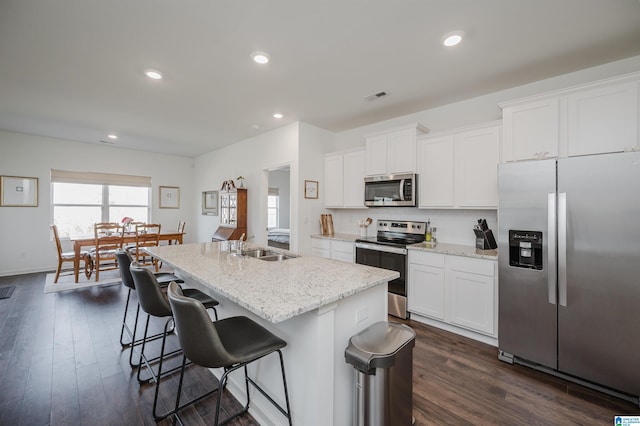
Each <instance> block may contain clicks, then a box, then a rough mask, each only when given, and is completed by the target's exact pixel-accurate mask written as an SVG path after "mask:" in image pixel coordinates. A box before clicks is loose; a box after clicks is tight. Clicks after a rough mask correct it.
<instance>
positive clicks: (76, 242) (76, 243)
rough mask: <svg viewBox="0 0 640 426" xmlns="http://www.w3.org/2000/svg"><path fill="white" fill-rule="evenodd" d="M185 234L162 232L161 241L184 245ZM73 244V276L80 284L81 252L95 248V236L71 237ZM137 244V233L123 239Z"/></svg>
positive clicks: (128, 233)
mask: <svg viewBox="0 0 640 426" xmlns="http://www.w3.org/2000/svg"><path fill="white" fill-rule="evenodd" d="M184 234H185V233H184V232H180V231H167V232H160V238H159V240H160V241H168V242H169V245H171V244H173V242H174V241H176V242H177V243H178V244H182V238H183V236H184ZM71 242H73V252H74V258H73V274H74V279H75V282H76V283H77V282H78V275H79V271H80V259H81V256H80V252H81V251H82V247H93V246H95V244H96V239H95V236H93V235H91V236H87V235H85V236H78V237H71ZM135 242H136V234H135V232H127V233H125V235H124V237H123V244H132V243H133V244H135Z"/></svg>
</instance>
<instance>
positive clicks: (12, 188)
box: [0, 176, 38, 207]
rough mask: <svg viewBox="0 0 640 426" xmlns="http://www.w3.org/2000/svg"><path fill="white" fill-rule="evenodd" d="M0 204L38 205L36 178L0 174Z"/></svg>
mask: <svg viewBox="0 0 640 426" xmlns="http://www.w3.org/2000/svg"><path fill="white" fill-rule="evenodd" d="M0 206H3V207H38V178H32V177H19V176H0Z"/></svg>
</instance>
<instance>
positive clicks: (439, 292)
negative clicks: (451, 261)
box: [408, 263, 445, 320]
mask: <svg viewBox="0 0 640 426" xmlns="http://www.w3.org/2000/svg"><path fill="white" fill-rule="evenodd" d="M409 277H411V278H409V280H410V282H409V294H410V296H409V298H408V303H409V311H410V312H417V313H421V314H423V315H426V316H429V317H431V318H435V319H438V320H444V300H445V295H444V292H445V282H444V268H434V267H433V266H424V265H418V264H415V263H411V264H409ZM412 282H413V283H416V284H415V285H412V284H411V283H412ZM418 283H419V284H418Z"/></svg>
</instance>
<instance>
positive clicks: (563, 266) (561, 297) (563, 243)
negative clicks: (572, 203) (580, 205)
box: [558, 192, 567, 306]
mask: <svg viewBox="0 0 640 426" xmlns="http://www.w3.org/2000/svg"><path fill="white" fill-rule="evenodd" d="M558 301H559V303H560V306H567V193H566V192H561V193H558Z"/></svg>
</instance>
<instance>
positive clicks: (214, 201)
mask: <svg viewBox="0 0 640 426" xmlns="http://www.w3.org/2000/svg"><path fill="white" fill-rule="evenodd" d="M202 214H204V215H208V216H218V191H205V192H203V193H202Z"/></svg>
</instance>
